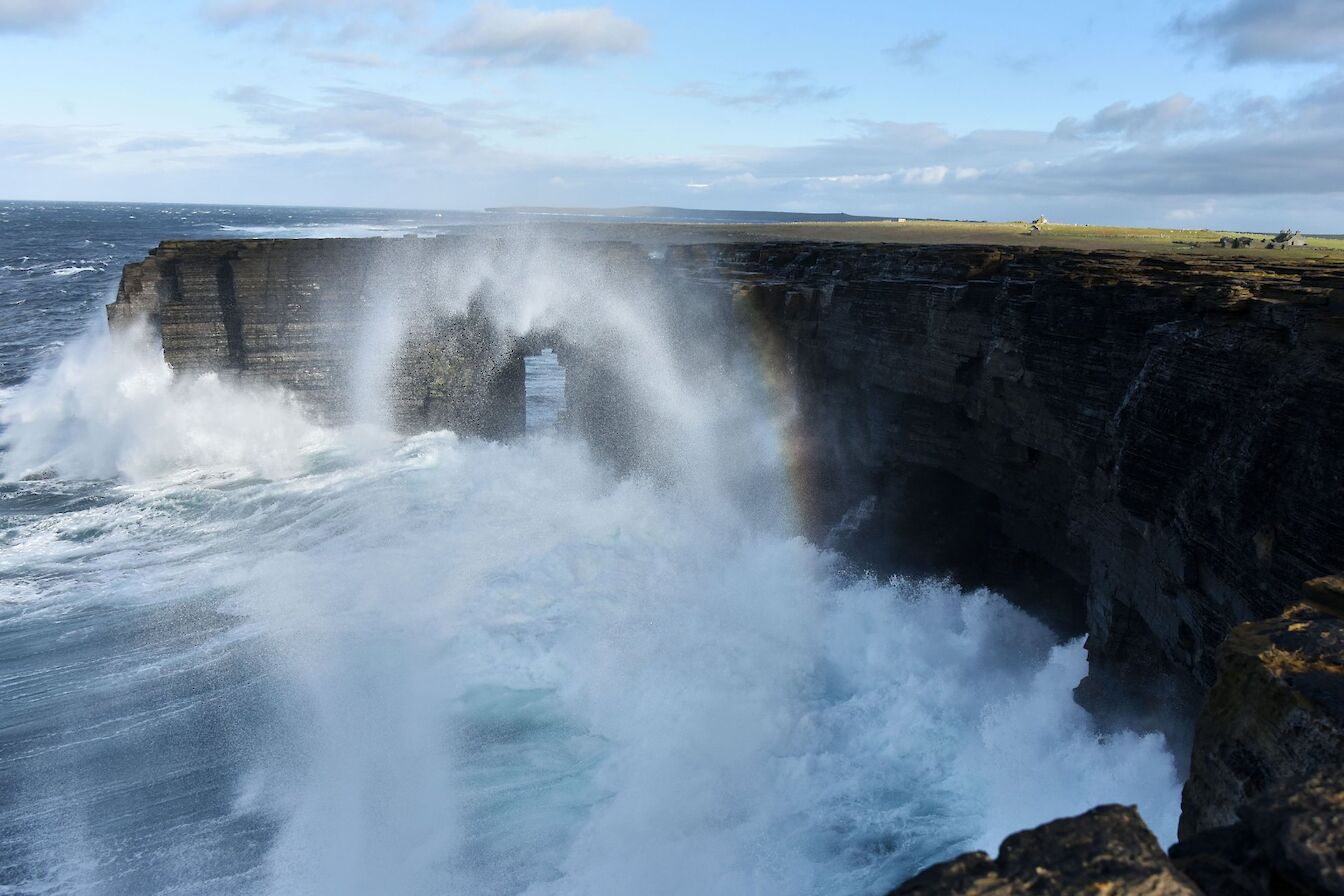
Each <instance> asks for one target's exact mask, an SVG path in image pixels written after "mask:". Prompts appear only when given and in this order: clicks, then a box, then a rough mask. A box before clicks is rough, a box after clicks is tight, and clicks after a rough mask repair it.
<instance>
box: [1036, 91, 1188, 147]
mask: <svg viewBox="0 0 1344 896" xmlns="http://www.w3.org/2000/svg"><path fill="white" fill-rule="evenodd" d="M1212 119H1213V115H1212V113H1211V111H1210V110H1209V109H1208V108H1207V107H1205V106H1204V105H1202V104H1200V103H1197V102H1195V101H1194V100H1193V99H1191V98H1190V97H1188V96H1186V95H1185V94H1181V93H1177V94H1173V95H1171V96H1169V97H1167V98H1166V99H1162V100H1158V101H1156V102H1152V103H1146V104H1144V105H1141V106H1134V105H1131V104H1130V103H1128V102H1125V101H1121V102H1116V103H1111V104H1110V105H1109V106H1107V107H1106V108H1104V109H1102V110H1101V111H1099V112H1097V114H1095V115H1093V116H1092V117H1091V118H1090V119H1088V120H1087V121H1079V120H1078V119H1077V118H1066V119H1064V120H1063V121H1061V122H1060V123H1059V124H1058V126H1056V128H1055V136H1057V137H1067V138H1075V139H1076V138H1079V137H1106V136H1121V137H1125V138H1128V139H1131V140H1132V139H1140V138H1144V137H1162V136H1166V135H1168V134H1173V133H1179V132H1182V131H1192V130H1197V129H1199V128H1202V127H1207V126H1208V125H1210V124H1211V123H1212Z"/></svg>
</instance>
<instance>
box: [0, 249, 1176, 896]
mask: <svg viewBox="0 0 1344 896" xmlns="http://www.w3.org/2000/svg"><path fill="white" fill-rule="evenodd" d="M578 256H580V257H576V255H575V253H570V254H569V255H568V256H566V255H564V253H559V252H557V251H556V250H555V249H554V247H550V246H547V245H545V244H544V243H542V242H539V241H537V240H534V239H531V238H522V239H520V240H519V242H518V244H517V245H516V246H515V247H513V248H511V249H510V250H509V251H508V252H506V253H503V254H498V253H496V254H490V253H485V252H482V253H481V254H480V255H479V256H478V257H477V258H476V260H475V262H474V264H472V265H470V266H467V267H458V268H455V269H453V270H444V271H433V272H420V273H419V274H417V276H419V277H426V278H428V280H427V282H429V283H430V284H432V288H428V289H420V290H411V289H408V288H406V286H407V284H404V283H397V282H388V283H387V284H386V289H387V294H388V295H389V296H403V297H406V298H402V299H398V300H396V301H389V302H387V303H385V304H384V305H383V306H382V307H383V308H384V309H385V310H384V311H383V312H380V313H379V315H378V316H377V317H376V318H375V319H371V320H370V321H368V322H367V323H366V325H365V326H366V327H367V328H368V332H369V333H371V334H376V338H375V336H370V338H368V339H363V338H360V339H358V340H357V342H356V344H357V345H360V346H362V348H361V349H360V350H361V352H362V354H361V355H360V357H359V359H358V363H357V364H356V365H355V366H354V369H357V370H359V371H360V372H361V373H360V376H361V377H365V378H366V379H365V383H366V385H367V384H376V383H377V382H378V381H379V378H380V377H385V375H386V374H385V371H386V366H387V365H388V364H389V363H391V360H392V359H393V358H394V356H395V352H396V348H397V345H398V344H399V341H400V340H401V339H402V338H404V337H405V335H406V334H407V333H409V332H411V331H412V330H413V329H414V327H415V326H416V325H417V322H419V321H422V320H423V319H424V316H425V315H426V314H427V313H429V312H430V311H432V310H437V311H442V310H444V309H449V310H452V309H461V308H465V307H467V304H468V303H469V301H471V300H477V301H480V302H483V303H485V306H486V309H487V312H488V313H489V314H490V315H491V316H492V319H493V320H494V321H495V322H496V324H497V325H498V326H499V327H501V328H504V329H506V330H509V331H512V332H518V333H524V332H528V331H531V330H534V329H540V328H546V329H550V330H554V331H555V332H557V333H560V334H563V335H564V336H565V337H566V338H567V339H571V340H575V341H578V342H582V341H583V340H585V339H592V340H601V342H602V344H604V345H605V344H617V345H619V346H620V347H621V351H620V352H619V353H618V354H619V360H618V364H617V367H618V372H619V375H620V376H621V377H622V378H623V380H624V381H625V382H626V383H627V384H628V386H629V388H630V390H631V392H632V394H634V395H636V396H637V397H638V401H639V407H640V408H641V414H640V416H639V418H638V421H637V425H638V431H635V432H631V433H630V434H629V437H630V438H631V439H634V440H637V441H638V443H639V445H640V451H639V457H640V460H641V463H640V464H639V465H637V466H636V467H635V469H634V471H633V472H629V473H624V474H618V473H617V472H616V471H615V470H614V469H613V468H612V466H611V465H610V464H609V463H608V461H607V458H605V457H604V456H603V455H602V454H601V453H600V452H599V451H597V450H596V449H595V448H593V447H590V446H588V445H586V444H584V443H583V442H582V441H580V440H578V439H577V438H574V437H572V436H568V435H565V434H564V433H563V432H562V431H561V432H557V431H556V430H555V429H553V428H551V427H548V426H546V425H545V424H546V423H548V422H549V420H548V419H547V413H548V408H547V407H544V406H538V407H536V408H531V407H530V408H529V421H530V422H532V421H535V422H540V423H541V424H542V425H540V426H536V427H533V428H532V430H531V431H530V432H529V434H528V435H527V436H525V437H524V438H521V439H519V440H517V441H514V442H511V443H508V444H497V443H489V442H485V441H480V440H474V439H466V438H459V437H458V436H456V435H454V434H452V433H448V432H434V433H425V434H421V435H415V436H404V435H399V434H396V433H393V432H391V431H390V430H388V429H387V428H386V426H385V425H384V424H385V421H386V419H387V415H386V413H383V412H380V410H379V408H378V407H377V403H378V394H379V393H378V389H377V388H376V387H375V385H368V388H366V389H365V390H364V391H363V392H362V396H363V398H362V401H363V405H362V410H361V413H360V414H359V415H358V416H359V419H357V420H356V421H355V422H354V423H352V424H351V425H348V426H341V427H333V426H321V425H318V424H317V423H314V422H313V421H311V420H310V419H307V418H306V417H305V416H304V413H303V411H302V409H301V408H300V407H299V406H298V405H297V404H295V403H294V402H293V401H292V400H290V399H289V398H287V397H286V396H285V395H283V394H282V393H280V392H278V391H271V390H258V389H251V388H248V389H244V388H241V387H239V386H238V385H237V384H235V383H232V382H230V381H229V380H228V379H227V378H220V377H217V376H210V375H205V376H202V375H192V374H177V373H174V372H173V371H171V370H170V369H168V368H167V366H166V365H165V364H164V363H163V361H162V358H161V355H160V353H159V350H158V347H157V346H156V345H155V344H154V342H153V340H152V339H151V338H149V337H148V334H146V333H145V332H144V331H138V332H128V333H119V334H118V335H117V336H116V337H115V338H113V337H110V336H108V335H107V334H106V333H105V332H103V331H102V330H101V329H99V328H98V327H97V326H95V327H93V328H92V329H91V331H90V333H89V335H87V336H86V337H85V338H83V339H81V340H79V341H77V342H74V343H72V344H70V345H69V346H67V347H66V348H65V351H64V354H63V355H62V356H61V357H60V359H59V361H58V362H57V363H55V364H54V365H53V366H51V367H48V368H46V369H44V370H42V371H39V372H38V373H36V374H35V375H34V376H33V377H32V378H31V379H30V380H29V381H28V382H27V383H26V384H24V385H22V386H20V387H19V388H18V389H17V390H16V391H14V392H13V393H11V394H8V395H7V396H5V397H4V398H3V400H2V401H3V403H2V404H0V425H2V426H3V427H4V434H3V440H4V441H5V442H6V443H7V447H6V449H5V451H4V453H3V455H0V472H2V473H3V476H4V478H5V479H6V480H7V483H6V484H5V485H4V488H5V489H7V490H8V491H7V492H6V493H5V494H6V496H7V500H10V501H11V502H13V503H12V506H13V507H14V508H16V509H14V510H12V511H10V512H9V514H8V516H6V518H5V520H4V525H3V528H0V544H2V545H3V550H2V551H0V588H3V589H4V592H3V594H4V596H3V597H0V648H3V649H4V650H5V651H6V652H5V654H4V655H5V656H6V657H7V659H6V660H5V661H4V662H5V666H4V672H5V677H4V679H3V684H2V685H0V687H3V690H2V691H0V716H4V717H6V718H9V719H11V720H13V721H11V722H9V723H8V726H7V727H6V728H4V729H3V730H4V744H3V747H4V750H3V752H2V753H0V892H4V893H39V892H51V893H127V894H130V893H146V892H171V893H235V892H250V893H274V894H309V893H311V894H364V893H373V892H382V893H399V894H401V893H404V894H422V893H425V894H427V893H448V892H455V893H480V894H519V893H526V894H532V896H540V894H593V893H613V894H614V893H629V892H647V893H654V894H659V893H665V894H690V893H695V894H701V893H704V894H716V893H722V894H741V893H750V892H770V893H785V894H790V893H793V894H811V893H882V892H885V890H886V888H889V887H890V886H891V885H893V884H894V883H896V882H898V881H899V880H901V879H903V878H904V877H906V876H908V875H909V874H911V873H913V872H914V871H916V870H918V869H919V868H920V867H922V866H923V865H925V864H927V863H929V862H932V861H936V860H938V859H941V858H946V857H948V856H950V855H952V854H955V853H956V852H959V851H962V850H965V849H971V848H985V849H989V850H991V851H992V850H994V849H996V848H997V845H998V843H999V841H1000V840H1001V839H1002V838H1003V836H1005V835H1006V834H1008V833H1010V832H1012V831H1014V830H1017V829H1019V828H1022V827H1025V826H1030V825H1034V824H1038V823H1041V822H1044V821H1046V820H1049V819H1051V818H1055V817H1058V816H1060V815H1065V814H1071V813H1076V812H1079V811H1082V810H1084V809H1087V808H1090V807H1091V806H1093V805H1095V804H1097V803H1100V802H1124V803H1137V804H1138V805H1139V808H1140V811H1141V812H1142V814H1143V815H1144V818H1145V820H1146V821H1148V822H1149V824H1150V825H1152V826H1153V828H1154V829H1155V830H1156V831H1157V832H1158V834H1159V837H1161V838H1163V839H1164V840H1171V839H1173V838H1174V833H1175V826H1176V820H1177V815H1178V811H1179V805H1178V800H1179V782H1178V780H1177V777H1176V772H1175V769H1174V766H1173V763H1172V760H1171V757H1170V755H1169V753H1168V752H1167V750H1166V747H1165V744H1164V742H1163V741H1162V739H1161V737H1160V736H1159V735H1156V734H1150V735H1143V736H1141V735H1137V734H1121V735H1111V736H1108V737H1102V736H1101V735H1099V734H1098V733H1097V731H1096V729H1095V727H1094V725H1093V723H1092V720H1091V719H1090V718H1089V716H1088V715H1087V713H1086V712H1084V711H1083V710H1082V709H1081V708H1079V707H1078V706H1077V705H1076V704H1075V703H1074V702H1073V700H1072V693H1071V692H1072V688H1073V687H1074V686H1075V685H1076V684H1077V683H1078V681H1079V680H1080V679H1081V678H1082V676H1083V674H1084V673H1085V671H1086V664H1085V656H1084V652H1083V648H1082V644H1081V642H1079V641H1074V642H1069V643H1066V644H1058V643H1056V642H1055V639H1054V638H1053V636H1052V635H1051V633H1050V632H1049V631H1048V630H1047V629H1046V628H1045V627H1044V626H1043V625H1041V624H1040V623H1038V622H1036V621H1035V620H1033V619H1031V618H1030V617H1028V616H1027V615H1026V614H1024V613H1023V612H1021V611H1019V610H1017V609H1015V608H1014V607H1012V606H1010V605H1009V604H1008V603H1007V602H1005V601H1004V600H1002V599H1001V598H999V597H997V596H996V595H993V594H990V593H987V592H977V593H974V594H963V593H962V592H960V591H959V590H958V589H956V588H954V587H952V586H951V585H949V584H946V583H940V582H936V581H913V580H906V579H899V578H898V579H895V580H892V581H890V582H879V581H874V580H871V579H863V578H855V577H854V576H853V575H850V574H846V573H845V572H844V571H843V568H844V565H843V563H842V562H841V558H839V557H837V556H835V555H834V554H831V553H828V552H826V551H824V550H822V549H820V548H818V547H817V546H815V545H813V544H810V543H809V542H807V541H806V540H804V539H803V538H801V537H798V536H797V535H795V534H794V532H795V531H796V521H795V520H794V519H793V510H792V505H793V500H792V496H791V494H790V483H789V481H788V464H787V458H786V457H785V456H784V454H783V452H784V450H785V448H784V445H785V440H784V439H783V438H781V432H782V426H783V424H784V422H785V421H783V420H781V419H779V415H780V414H787V413H788V409H787V405H786V404H785V403H782V402H780V401H779V400H778V396H772V395H770V394H768V390H767V388H766V385H765V378H764V377H763V376H762V374H761V371H760V369H759V359H757V358H755V357H754V356H753V354H752V352H751V351H750V349H749V345H750V340H748V339H745V338H742V339H736V340H733V341H732V344H731V345H725V344H721V343H720V342H717V341H715V340H712V339H705V338H703V336H702V333H703V332H704V331H703V330H701V329H700V328H698V327H697V326H696V325H695V324H696V323H697V319H696V317H695V315H697V314H699V313H701V312H698V311H695V310H694V307H695V304H694V303H693V302H690V301H688V299H689V297H688V296H687V295H686V294H685V293H684V292H683V291H681V290H682V289H683V287H679V286H677V285H675V284H674V285H668V284H659V283H656V282H653V281H652V280H650V279H648V278H647V277H644V276H643V275H642V274H641V273H640V270H641V269H640V268H639V267H638V266H634V267H633V268H622V267H621V266H616V267H612V266H611V265H609V264H607V263H605V262H600V261H599V260H597V259H596V258H595V257H581V256H582V253H578ZM704 313H706V314H710V315H711V316H712V315H713V314H718V313H719V312H713V311H706V312H704ZM679 315H684V316H679ZM688 321H689V324H688ZM717 323H719V324H723V325H724V326H727V325H728V324H729V323H731V322H730V321H727V320H726V319H725V320H718V321H717ZM613 340H614V343H613V342H612V341H613ZM734 346H736V347H734ZM545 363H546V364H550V363H551V362H550V361H549V360H547V361H546V362H545ZM530 366H531V367H536V362H533V363H532V364H531V365H530ZM538 373H539V371H533V374H534V382H538V380H537V374H538ZM549 388H550V389H552V390H554V389H555V378H554V371H551V380H550V381H549ZM550 407H552V408H553V405H551V406H550ZM533 410H536V411H537V414H536V416H534V415H533V414H532V411H533ZM37 474H40V475H41V477H43V478H33V477H34V476H35V475H37ZM25 477H28V478H25ZM25 502H26V503H25ZM24 507H40V508H41V510H40V512H38V511H26V510H24V509H23V508H24Z"/></svg>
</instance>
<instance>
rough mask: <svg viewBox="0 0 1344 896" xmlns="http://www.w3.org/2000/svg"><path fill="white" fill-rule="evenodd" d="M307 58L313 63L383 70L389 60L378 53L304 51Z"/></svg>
mask: <svg viewBox="0 0 1344 896" xmlns="http://www.w3.org/2000/svg"><path fill="white" fill-rule="evenodd" d="M303 55H304V57H305V58H307V59H310V60H312V61H313V62H323V63H331V64H333V65H343V66H345V67H347V68H383V67H384V66H386V65H387V60H386V59H384V58H383V57H382V56H379V55H378V54H377V53H349V52H346V51H344V50H320V49H314V50H304V51H303Z"/></svg>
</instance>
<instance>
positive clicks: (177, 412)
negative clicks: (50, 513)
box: [0, 321, 322, 481]
mask: <svg viewBox="0 0 1344 896" xmlns="http://www.w3.org/2000/svg"><path fill="white" fill-rule="evenodd" d="M104 327H105V325H104V324H103V323H102V322H101V321H97V322H95V323H94V324H92V325H91V326H90V327H89V330H88V332H87V333H86V335H84V336H83V337H81V338H80V339H78V340H77V341H76V342H74V343H73V344H72V345H70V346H68V347H67V348H66V349H65V351H64V353H63V354H62V355H61V357H60V360H59V362H58V363H56V364H53V365H52V366H50V367H47V368H45V369H43V370H40V371H38V372H37V373H36V374H35V375H34V377H33V378H32V379H31V380H30V381H29V382H28V383H27V384H25V386H24V388H23V389H21V390H19V391H17V392H15V393H14V394H13V395H12V396H10V397H9V399H8V400H7V401H6V402H5V403H4V405H3V406H0V426H3V427H4V429H5V436H4V439H5V441H6V443H7V444H6V450H5V452H4V454H3V455H0V475H2V476H3V478H6V479H16V478H21V477H24V476H33V475H44V474H48V473H57V474H59V475H60V476H62V477H63V478H67V479H111V478H114V477H118V476H121V477H125V478H126V479H129V480H132V481H140V480H144V479H147V478H152V477H155V476H159V475H164V474H180V473H181V472H182V471H183V470H184V469H187V468H197V469H203V470H228V471H230V472H238V471H244V472H249V473H253V474H255V475H260V476H267V477H271V478H275V477H279V476H284V475H287V474H290V473H293V472H296V471H298V470H299V469H301V467H302V460H301V458H302V456H303V454H304V453H305V452H306V451H308V450H311V449H313V448H315V447H317V445H318V444H319V442H320V440H321V437H322V434H321V431H320V430H318V429H317V428H316V427H314V426H312V425H310V424H309V423H307V422H306V421H305V420H304V418H303V416H302V414H301V413H300V412H299V410H298V408H297V406H296V405H295V404H294V402H293V401H292V400H291V399H290V398H289V397H288V396H287V395H286V394H285V393H283V392H281V391H280V390H278V389H262V388H254V389H251V390H249V391H247V392H244V391H242V390H240V389H238V388H235V387H234V386H232V385H230V384H229V383H227V382H226V381H224V380H223V379H222V378H221V377H220V375H219V374H216V373H201V374H176V373H175V372H174V371H173V370H172V369H171V368H170V367H169V366H168V365H167V364H166V363H164V360H163V354H162V352H161V351H160V350H159V348H158V345H157V336H156V335H154V334H151V333H150V332H149V329H148V327H147V326H146V324H145V323H144V322H143V321H141V322H137V323H135V324H133V325H131V326H129V327H127V328H125V329H124V330H123V331H122V332H120V333H118V334H117V338H116V339H111V338H108V337H107V334H106V332H105V329H104Z"/></svg>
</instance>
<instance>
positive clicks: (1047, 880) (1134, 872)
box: [892, 806, 1200, 896]
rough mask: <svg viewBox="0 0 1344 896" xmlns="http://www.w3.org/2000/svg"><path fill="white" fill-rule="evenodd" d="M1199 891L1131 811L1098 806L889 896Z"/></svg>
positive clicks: (1172, 894)
mask: <svg viewBox="0 0 1344 896" xmlns="http://www.w3.org/2000/svg"><path fill="white" fill-rule="evenodd" d="M1199 892H1200V891H1199V890H1198V889H1197V888H1196V887H1195V886H1194V885H1193V884H1192V883H1191V882H1190V880H1188V879H1187V878H1186V877H1185V876H1184V875H1183V874H1182V873H1181V872H1180V871H1178V870H1177V868H1176V866H1175V865H1173V864H1172V862H1171V860H1170V859H1169V858H1168V857H1167V854H1166V853H1165V852H1163V851H1162V847H1161V846H1159V845H1158V842H1157V838H1156V837H1154V836H1153V833H1152V832H1151V831H1150V830H1148V828H1147V826H1146V825H1144V823H1143V820H1142V819H1140V818H1139V815H1138V812H1136V811H1135V810H1134V808H1133V807H1132V806H1099V807H1097V808H1096V809H1093V810H1092V811H1090V812H1086V813H1084V814H1082V815H1079V816H1076V817H1074V818H1064V819H1060V820H1058V821H1052V822H1050V823H1049V824H1045V825H1041V826H1040V827H1038V828H1033V829H1032V830H1029V831H1022V832H1020V833H1017V834H1013V835H1012V836H1011V837H1009V838H1008V839H1006V840H1004V841H1003V845H1002V846H1001V847H1000V848H999V857H998V858H997V859H994V860H991V859H990V858H989V856H988V855H986V854H985V853H983V852H974V853H967V854H966V855H963V856H959V857H958V858H955V859H952V860H951V861H949V862H943V863H941V864H938V865H934V866H933V867H931V868H928V869H926V870H925V871H923V872H922V873H920V874H919V875H917V876H916V877H913V878H911V879H910V880H908V881H906V882H905V883H904V884H902V885H901V886H900V887H898V888H897V889H896V890H894V891H893V894H892V896H1013V894H1040V896H1074V894H1080V893H1098V894H1102V893H1104V894H1109V896H1139V894H1142V896H1178V894H1198V893H1199Z"/></svg>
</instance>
